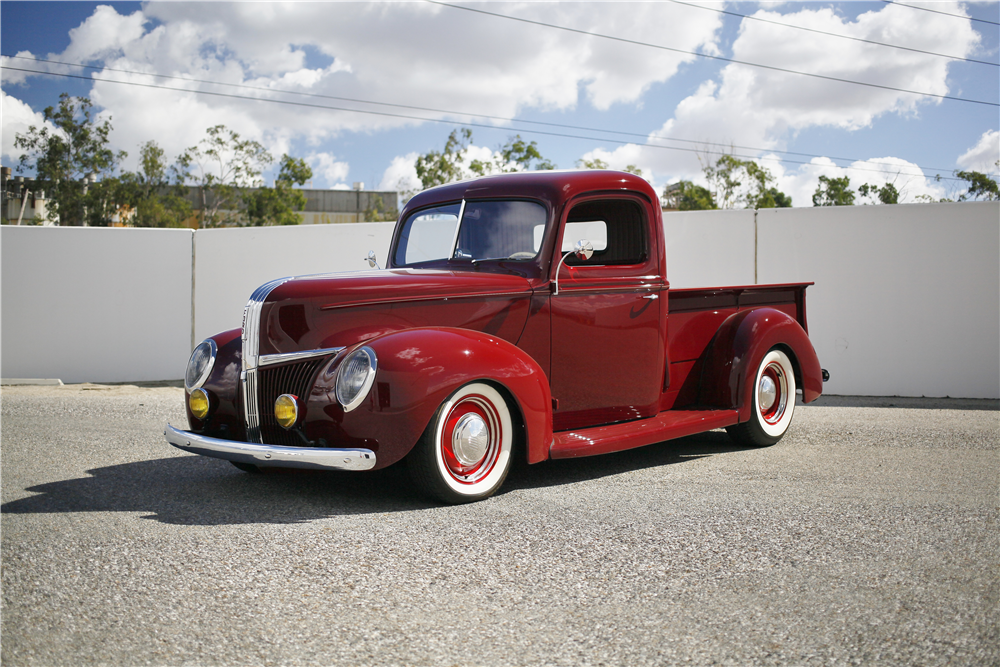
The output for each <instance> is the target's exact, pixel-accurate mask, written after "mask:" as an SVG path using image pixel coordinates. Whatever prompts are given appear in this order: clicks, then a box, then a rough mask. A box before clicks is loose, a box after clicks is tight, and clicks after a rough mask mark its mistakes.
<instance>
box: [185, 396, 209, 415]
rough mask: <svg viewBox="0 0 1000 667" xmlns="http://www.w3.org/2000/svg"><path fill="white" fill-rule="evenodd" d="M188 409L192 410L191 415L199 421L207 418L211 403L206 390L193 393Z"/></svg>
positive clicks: (189, 399) (189, 398)
mask: <svg viewBox="0 0 1000 667" xmlns="http://www.w3.org/2000/svg"><path fill="white" fill-rule="evenodd" d="M188 407H189V408H191V414H193V415H194V416H195V417H197V418H198V419H204V418H205V417H207V416H208V410H209V408H210V407H211V402H210V401H209V400H208V392H207V391H205V390H204V389H195V390H194V391H192V392H191V396H190V397H188Z"/></svg>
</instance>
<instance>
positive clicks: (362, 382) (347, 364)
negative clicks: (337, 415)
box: [337, 347, 378, 412]
mask: <svg viewBox="0 0 1000 667" xmlns="http://www.w3.org/2000/svg"><path fill="white" fill-rule="evenodd" d="M377 369H378V360H377V359H376V358H375V350H373V349H371V348H370V347H359V348H358V349H356V350H355V351H354V352H351V354H350V355H349V356H348V357H347V358H346V359H344V363H342V364H341V365H340V373H339V374H338V375H337V400H338V401H339V402H340V404H341V405H342V406H343V407H344V412H350V411H351V410H353V409H354V408H356V407H358V405H360V404H361V401H363V400H364V399H365V396H367V395H368V390H369V389H371V388H372V383H373V382H374V381H375V371H376V370H377Z"/></svg>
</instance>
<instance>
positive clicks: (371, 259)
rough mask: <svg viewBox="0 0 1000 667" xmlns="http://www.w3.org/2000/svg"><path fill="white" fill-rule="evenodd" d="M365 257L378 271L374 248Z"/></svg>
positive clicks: (379, 268)
mask: <svg viewBox="0 0 1000 667" xmlns="http://www.w3.org/2000/svg"><path fill="white" fill-rule="evenodd" d="M591 252H593V250H591ZM365 259H367V260H368V266H369V267H370V268H373V269H378V270H380V271H381V270H382V267H380V266H379V265H378V260H377V259H375V251H374V250H369V251H368V257H366V258H365Z"/></svg>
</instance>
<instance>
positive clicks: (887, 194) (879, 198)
mask: <svg viewBox="0 0 1000 667" xmlns="http://www.w3.org/2000/svg"><path fill="white" fill-rule="evenodd" d="M858 194H859V195H861V196H862V197H863V198H865V199H870V200H871V201H872V203H875V202H878V203H879V204H898V203H899V190H897V189H896V186H895V185H893V184H892V183H886V184H885V185H883V186H882V187H879V186H877V185H872V184H871V183H865V184H864V185H862V186H861V187H860V188H858Z"/></svg>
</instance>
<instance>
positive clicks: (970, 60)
mask: <svg viewBox="0 0 1000 667" xmlns="http://www.w3.org/2000/svg"><path fill="white" fill-rule="evenodd" d="M668 1H669V2H672V3H674V4H676V5H684V6H685V7H694V8H695V9H703V10H705V11H707V12H716V13H718V14H728V15H729V16H738V17H740V18H743V19H747V20H749V21H759V22H761V23H770V24H771V25H778V26H782V27H784V28H793V29H795V30H804V31H806V32H814V33H817V34H819V35H829V36H830V37H837V38H839V39H849V40H851V41H854V42H864V43H865V44H874V45H876V46H885V47H888V48H890V49H902V50H904V51H913V52H914V53H924V54H926V55H929V56H937V57H939V58H948V59H949V60H961V61H963V62H967V63H978V64H980V65H992V66H993V67H1000V63H994V62H990V61H988V60H975V59H973V58H963V57H961V56H949V55H947V54H944V53H935V52H934V51H924V50H923V49H914V48H912V47H909V46H901V45H899V44H886V43H885V42H876V41H874V40H871V39H862V38H861V37H851V36H850V35H841V34H838V33H835V32H827V31H826V30H817V29H815V28H806V27H805V26H801V25H792V24H790V23H782V22H781V21H772V20H771V19H764V18H760V17H759V16H748V15H746V14H739V13H737V12H730V11H728V10H725V9H715V8H714V7H705V6H703V5H696V4H694V3H691V2H682V1H681V0H668Z"/></svg>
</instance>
